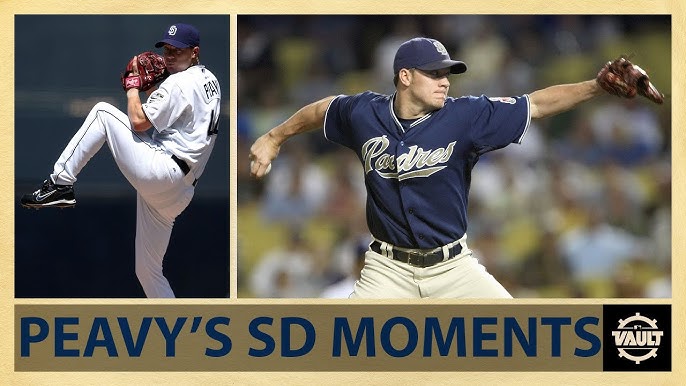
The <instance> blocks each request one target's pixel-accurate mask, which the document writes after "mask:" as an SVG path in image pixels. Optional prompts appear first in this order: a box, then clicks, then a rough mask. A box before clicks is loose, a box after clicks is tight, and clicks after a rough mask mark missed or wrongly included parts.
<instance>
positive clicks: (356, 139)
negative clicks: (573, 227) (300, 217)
mask: <svg viewBox="0 0 686 386" xmlns="http://www.w3.org/2000/svg"><path fill="white" fill-rule="evenodd" d="M393 71H394V83H395V85H396V91H395V93H393V94H392V95H381V94H377V93H374V92H371V91H366V92H363V93H361V94H357V95H338V96H330V97H327V98H324V99H322V100H319V101H317V102H314V103H312V104H309V105H307V106H305V107H303V108H302V109H300V110H299V111H297V112H296V113H295V114H294V115H293V116H291V117H290V118H289V119H287V120H286V121H285V122H283V123H281V124H280V125H278V126H277V127H275V128H273V129H272V130H270V131H269V132H268V133H266V134H264V135H263V136H261V137H259V138H258V139H257V140H256V141H255V143H254V144H253V145H252V147H251V149H250V158H251V161H252V162H251V174H252V175H253V176H255V177H257V178H261V177H263V176H264V175H265V174H266V173H267V172H268V168H269V167H270V166H271V162H272V160H274V158H276V156H277V155H278V153H279V149H280V147H281V145H282V144H283V143H284V141H286V140H287V139H288V138H290V137H292V136H294V135H297V134H300V133H304V132H307V131H311V130H314V129H317V128H320V127H323V130H324V135H325V136H326V138H327V139H328V140H330V141H333V142H335V143H338V144H340V145H343V146H345V147H348V148H350V149H351V150H353V151H354V152H355V153H356V154H357V156H358V158H359V159H360V161H361V162H362V165H363V167H364V178H365V185H366V188H367V224H368V226H369V230H370V232H371V233H372V236H373V241H372V243H371V244H370V246H369V251H367V253H366V258H365V260H366V261H365V266H364V268H363V269H362V273H361V276H360V279H359V280H358V281H357V282H356V283H355V287H354V291H353V292H352V294H351V295H350V297H351V298H511V297H512V296H511V295H510V294H509V293H508V291H507V290H506V289H505V288H504V287H503V286H502V285H501V284H500V283H499V282H498V281H497V280H496V279H495V278H494V277H493V276H492V275H490V274H489V273H488V272H487V271H486V269H485V268H484V266H482V265H481V264H480V263H479V262H478V260H477V259H476V258H475V257H473V255H472V251H471V250H470V249H469V247H468V245H467V203H468V198H469V186H470V182H471V171H472V168H473V167H474V165H475V164H476V162H477V161H478V160H479V157H480V156H481V155H483V154H485V153H487V152H490V151H493V150H496V149H500V148H503V147H505V146H507V145H509V144H511V143H517V144H519V143H521V142H522V140H523V139H524V137H525V135H526V132H527V129H528V128H529V124H530V122H531V119H538V118H545V117H549V116H552V115H554V114H557V113H560V112H563V111H566V110H568V109H571V108H573V107H574V106H576V105H577V104H579V103H581V102H584V101H586V100H589V99H591V98H593V97H594V96H596V95H599V94H601V93H603V89H602V88H601V87H600V86H599V85H598V84H597V82H596V80H595V79H592V80H587V81H583V82H580V83H574V84H562V85H555V86H552V87H548V88H544V89H542V90H538V91H534V92H532V93H530V94H525V95H521V96H517V97H498V98H489V97H486V96H480V97H474V96H465V97H460V98H453V97H449V96H448V89H449V87H450V80H449V76H451V75H452V74H462V73H464V72H465V71H467V66H466V64H465V63H463V62H461V61H456V60H452V59H451V58H450V56H449V55H448V52H447V51H446V49H445V47H444V46H443V45H442V44H441V43H440V42H439V41H437V40H434V39H429V38H423V37H419V38H414V39H411V40H408V41H406V42H405V43H403V44H402V45H400V47H399V48H398V51H397V52H396V55H395V59H394V63H393Z"/></svg>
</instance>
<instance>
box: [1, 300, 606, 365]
mask: <svg viewBox="0 0 686 386" xmlns="http://www.w3.org/2000/svg"><path fill="white" fill-rule="evenodd" d="M602 313H603V307H602V305H562V306H561V305H541V306H532V305H526V306H518V305H453V304H448V305H446V304H430V305H414V306H411V307H408V306H407V305H355V306H354V307H351V306H350V305H344V304H343V305H332V304H322V305H285V304H284V305H280V304H276V305H275V304H264V305H226V306H224V305H145V306H126V305H74V306H64V305H16V306H15V335H14V336H15V371H601V370H602V348H601V346H602V331H603V325H602Z"/></svg>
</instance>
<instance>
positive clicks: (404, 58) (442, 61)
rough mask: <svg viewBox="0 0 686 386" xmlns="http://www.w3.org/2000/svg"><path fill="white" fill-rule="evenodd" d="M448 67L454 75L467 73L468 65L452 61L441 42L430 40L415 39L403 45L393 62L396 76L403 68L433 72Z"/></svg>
mask: <svg viewBox="0 0 686 386" xmlns="http://www.w3.org/2000/svg"><path fill="white" fill-rule="evenodd" d="M448 67H450V73H452V74H461V73H463V72H465V71H467V65H466V64H464V62H460V61H458V60H451V59H450V55H448V50H446V49H445V46H443V44H441V42H439V41H438V40H435V39H429V38H414V39H410V40H408V41H406V42H405V43H403V44H401V45H400V47H399V48H398V51H397V52H396V53H395V59H394V60H393V73H394V74H397V73H398V71H400V69H401V68H407V69H410V68H418V69H420V70H425V71H433V70H440V69H441V68H448Z"/></svg>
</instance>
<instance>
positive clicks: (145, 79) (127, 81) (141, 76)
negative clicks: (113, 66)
mask: <svg viewBox="0 0 686 386" xmlns="http://www.w3.org/2000/svg"><path fill="white" fill-rule="evenodd" d="M134 63H135V64H136V67H137V68H138V74H134V71H133V68H134ZM168 76H169V71H167V66H166V65H165V63H164V58H163V57H162V56H160V55H158V54H156V53H154V52H150V51H145V52H141V53H140V54H138V55H136V56H134V57H133V58H131V60H129V63H128V64H127V65H126V69H125V70H124V73H122V75H121V84H122V87H124V90H128V89H130V88H137V89H139V90H140V91H147V90H149V89H151V88H152V87H153V86H154V85H156V84H157V83H159V82H161V81H163V80H165V79H166V78H167V77H168Z"/></svg>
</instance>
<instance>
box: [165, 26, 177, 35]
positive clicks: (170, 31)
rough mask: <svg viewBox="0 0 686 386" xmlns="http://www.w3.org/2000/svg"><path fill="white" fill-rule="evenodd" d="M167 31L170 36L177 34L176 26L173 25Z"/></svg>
mask: <svg viewBox="0 0 686 386" xmlns="http://www.w3.org/2000/svg"><path fill="white" fill-rule="evenodd" d="M167 33H168V34H169V35H170V36H174V35H176V26H175V25H173V26H171V27H169V32H167Z"/></svg>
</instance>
